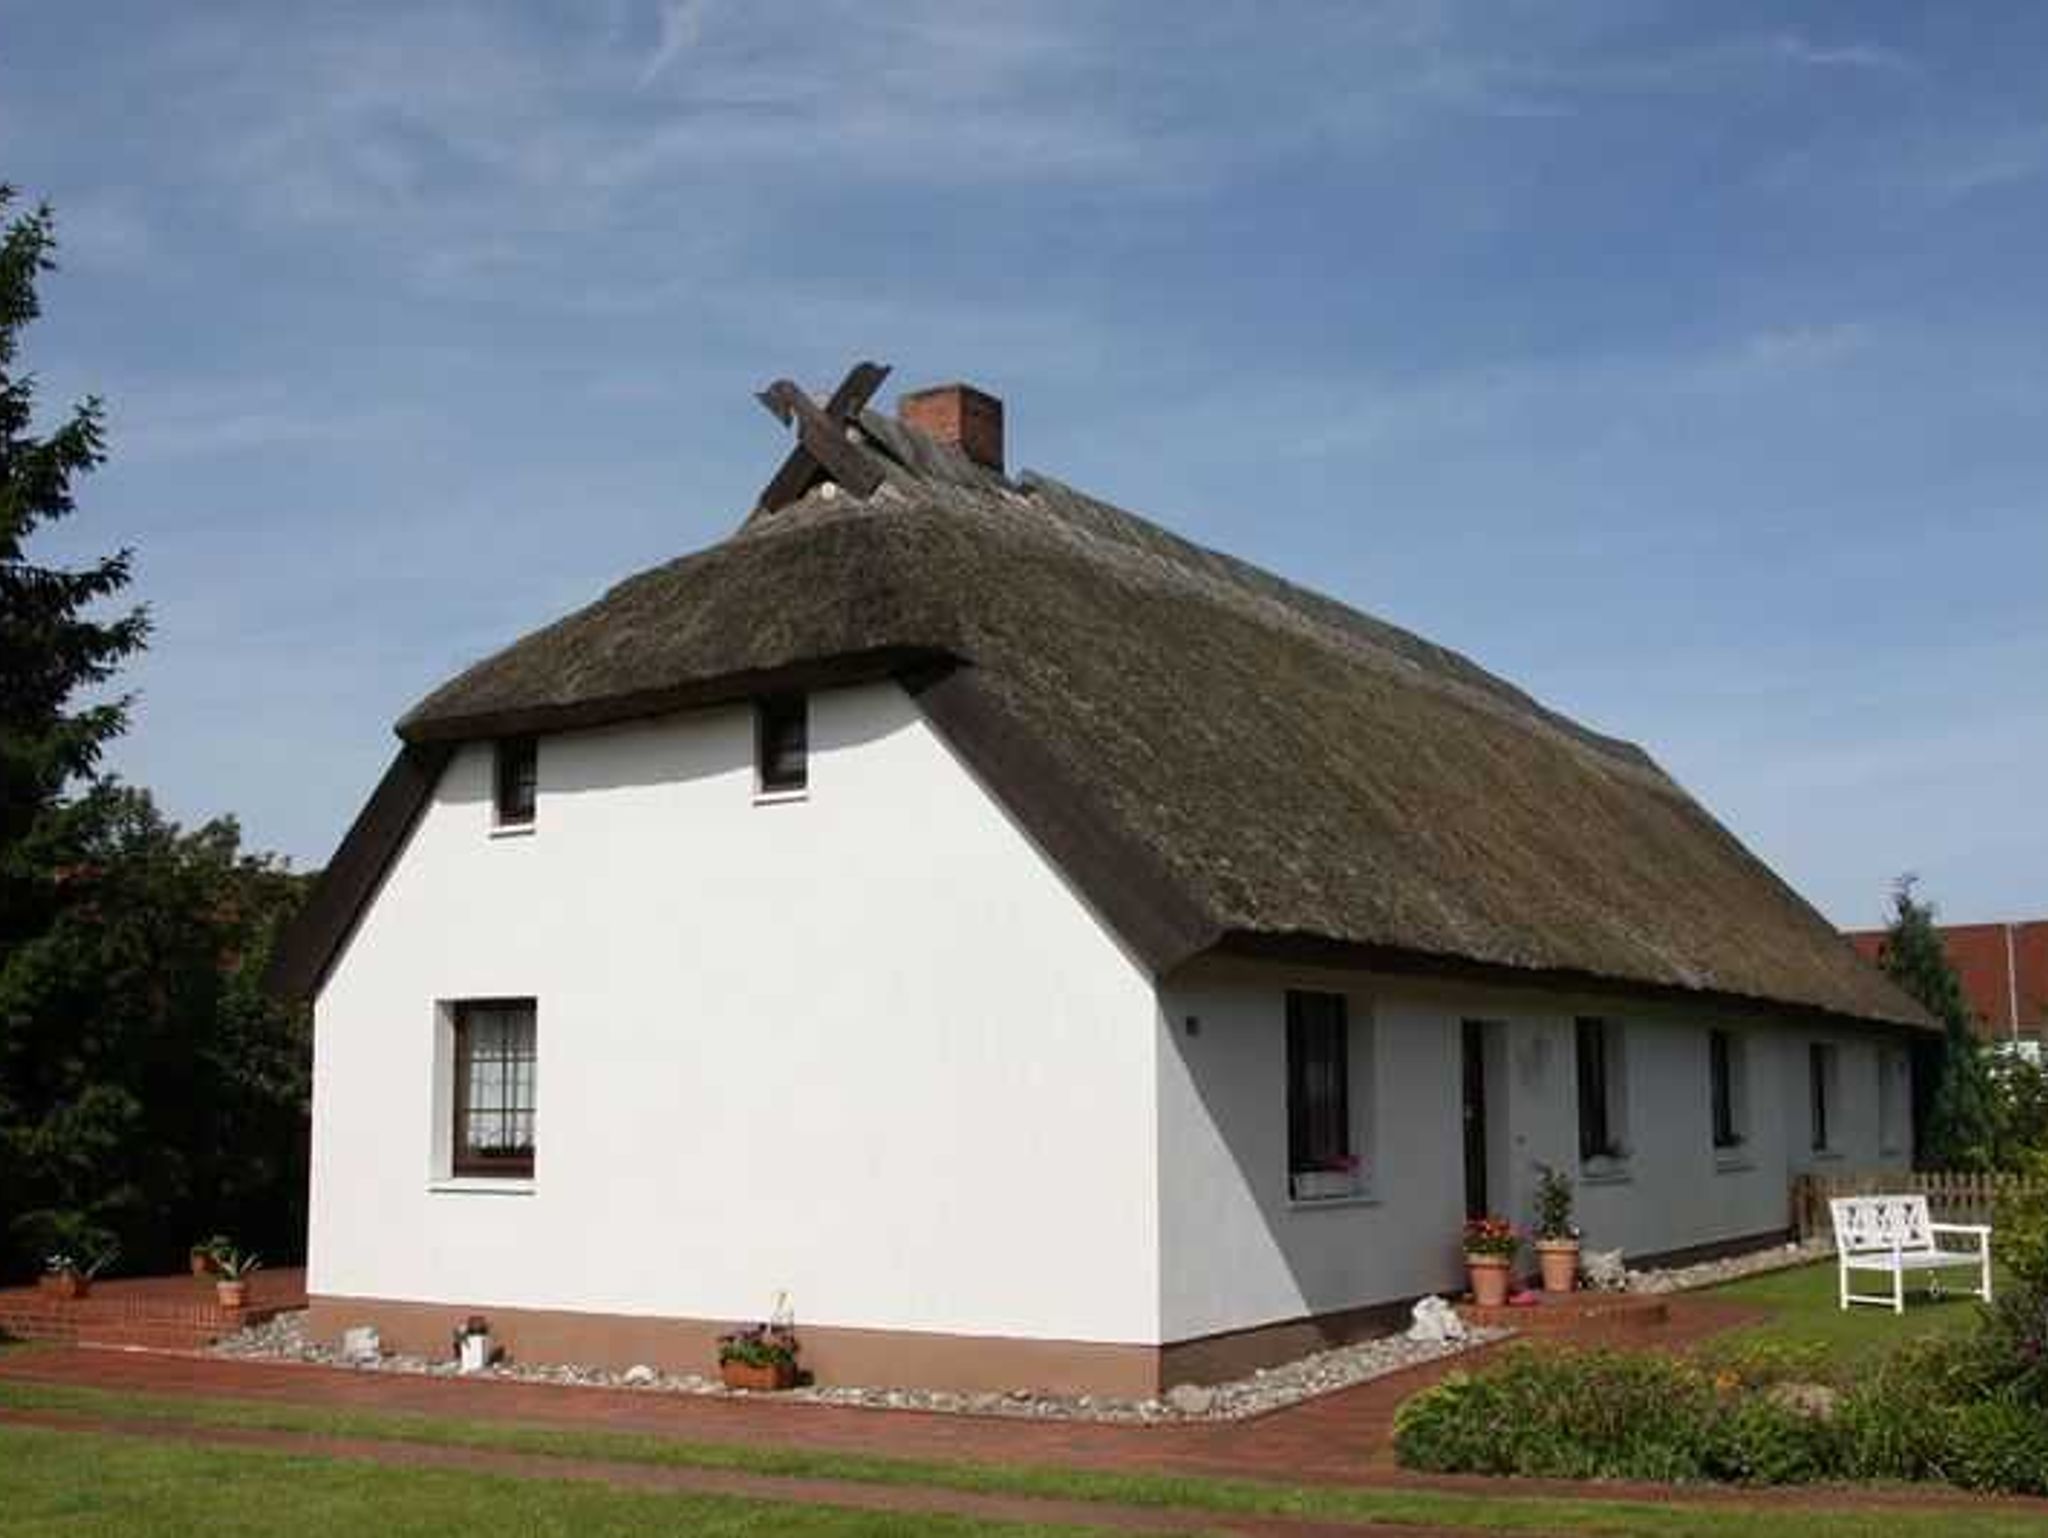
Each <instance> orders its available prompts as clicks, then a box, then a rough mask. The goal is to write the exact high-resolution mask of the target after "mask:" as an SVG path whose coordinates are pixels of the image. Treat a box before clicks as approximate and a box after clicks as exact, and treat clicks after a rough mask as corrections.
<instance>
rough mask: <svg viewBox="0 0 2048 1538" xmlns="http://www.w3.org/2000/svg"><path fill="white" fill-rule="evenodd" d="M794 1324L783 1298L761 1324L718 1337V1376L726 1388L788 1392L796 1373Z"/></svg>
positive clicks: (746, 1326) (782, 1295)
mask: <svg viewBox="0 0 2048 1538" xmlns="http://www.w3.org/2000/svg"><path fill="white" fill-rule="evenodd" d="M796 1355H797V1339H796V1320H795V1318H794V1316H793V1315H792V1314H791V1313H790V1311H789V1301H788V1295H787V1294H781V1295H778V1296H777V1298H776V1300H775V1309H774V1311H773V1312H772V1313H771V1314H770V1315H769V1317H768V1319H767V1321H766V1322H765V1323H763V1324H750V1325H744V1326H742V1327H740V1328H739V1329H736V1330H733V1331H732V1332H731V1333H730V1334H726V1335H721V1336H719V1337H718V1376H719V1378H720V1379H721V1380H723V1382H724V1383H725V1386H726V1387H727V1388H744V1389H759V1390H775V1389H785V1388H792V1387H794V1386H795V1384H796V1377H797V1369H796Z"/></svg>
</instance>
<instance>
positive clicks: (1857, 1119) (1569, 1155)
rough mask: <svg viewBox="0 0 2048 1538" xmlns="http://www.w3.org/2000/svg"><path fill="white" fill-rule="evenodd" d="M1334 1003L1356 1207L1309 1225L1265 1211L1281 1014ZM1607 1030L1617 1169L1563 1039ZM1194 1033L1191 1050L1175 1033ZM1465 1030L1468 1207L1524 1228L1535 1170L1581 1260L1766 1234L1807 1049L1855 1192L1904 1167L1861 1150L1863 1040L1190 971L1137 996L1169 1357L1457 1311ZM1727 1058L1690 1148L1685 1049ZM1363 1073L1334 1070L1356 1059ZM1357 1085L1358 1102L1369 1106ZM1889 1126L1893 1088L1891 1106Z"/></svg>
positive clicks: (1781, 1181) (1799, 1158)
mask: <svg viewBox="0 0 2048 1538" xmlns="http://www.w3.org/2000/svg"><path fill="white" fill-rule="evenodd" d="M1290 987H1299V988H1311V989H1324V990H1332V991H1339V992H1343V993H1345V994H1346V995H1347V996H1348V997H1349V999H1350V1001H1351V1017H1352V1045H1353V1053H1354V1061H1353V1064H1352V1075H1351V1077H1352V1086H1353V1093H1354V1097H1356V1095H1357V1094H1358V1093H1359V1091H1360V1090H1361V1088H1367V1087H1369V1090H1370V1096H1371V1098H1370V1102H1369V1104H1368V1105H1367V1106H1365V1107H1364V1108H1362V1109H1361V1108H1360V1107H1359V1106H1358V1105H1356V1104H1354V1107H1353V1123H1354V1126H1355V1127H1358V1128H1359V1129H1360V1130H1361V1134H1362V1144H1361V1146H1359V1148H1358V1151H1359V1152H1360V1153H1361V1154H1362V1155H1363V1157H1364V1159H1365V1161H1366V1166H1367V1192H1366V1195H1365V1197H1364V1199H1362V1200H1358V1201H1351V1202H1342V1203H1331V1204H1314V1203H1299V1202H1293V1201H1290V1200H1289V1196H1288V1189H1287V1126H1286V1116H1287V1111H1286V1077H1285V1074H1286V1030H1285V1003H1284V999H1285V991H1286V990H1287V989H1288V988H1290ZM1579 1014H1595V1015H1600V1016H1602V1017H1604V1018H1606V1019H1608V1020H1610V1021H1613V1022H1615V1023H1616V1024H1617V1025H1618V1026H1619V1028H1620V1033H1621V1040H1622V1043H1623V1046H1622V1049H1621V1053H1620V1057H1621V1062H1622V1070H1621V1078H1622V1080H1623V1084H1624V1087H1623V1089H1622V1090H1621V1095H1622V1097H1623V1100H1624V1101H1625V1114H1624V1115H1623V1117H1622V1118H1621V1121H1620V1124H1619V1125H1618V1126H1617V1129H1616V1130H1617V1132H1618V1134H1619V1135H1620V1137H1621V1139H1622V1140H1623V1141H1624V1142H1625V1143H1626V1144H1627V1157H1626V1158H1625V1159H1624V1160H1622V1161H1620V1163H1619V1164H1618V1165H1617V1166H1615V1167H1613V1168H1609V1169H1602V1168H1600V1167H1598V1166H1595V1167H1594V1168H1593V1169H1591V1170H1589V1169H1587V1168H1586V1167H1584V1166H1582V1164H1581V1162H1580V1159H1579V1156H1578V1119H1577V1115H1578V1112H1577V1104H1578V1101H1577V1093H1578V1092H1577V1080H1576V1073H1575V1068H1574V1062H1575V1047H1574V1030H1573V1021H1574V1018H1575V1017H1576V1016H1577V1015H1579ZM1190 1016H1193V1017H1194V1018H1195V1019H1196V1021H1197V1022H1198V1025H1197V1028H1196V1030H1195V1031H1194V1033H1192V1034H1191V1033H1190V1031H1189V1029H1188V1024H1187V1022H1188V1018H1189V1017H1190ZM1467 1019H1473V1020H1481V1021H1485V1022H1488V1030H1487V1036H1486V1048H1485V1051H1486V1056H1487V1061H1488V1081H1489V1082H1488V1111H1489V1117H1488V1120H1489V1123H1490V1126H1489V1134H1488V1160H1487V1163H1488V1193H1489V1205H1490V1206H1491V1207H1492V1208H1493V1210H1495V1211H1497V1212H1501V1213H1503V1214H1505V1215H1507V1216H1509V1217H1510V1218H1512V1219H1513V1220H1514V1221H1515V1222H1516V1223H1517V1224H1519V1225H1522V1226H1524V1227H1526V1225H1527V1224H1528V1222H1529V1221H1530V1219H1531V1217H1532V1215H1533V1206H1534V1198H1535V1187H1536V1180H1537V1175H1538V1171H1539V1167H1540V1166H1541V1165H1543V1164H1545V1163H1549V1164H1555V1165H1556V1166H1558V1167H1559V1168H1561V1169H1563V1170H1565V1171H1567V1172H1568V1173H1569V1174H1570V1175H1571V1176H1572V1177H1573V1179H1574V1182H1575V1184H1576V1188H1577V1192H1576V1194H1577V1201H1578V1218H1579V1221H1580V1223H1581V1225H1582V1226H1583V1228H1584V1229H1585V1236H1586V1243H1587V1244H1588V1246H1590V1247H1594V1248H1601V1249H1609V1248H1618V1249H1623V1250H1626V1251H1627V1252H1629V1253H1630V1254H1631V1255H1637V1256H1641V1255H1652V1254H1662V1253H1666V1252H1670V1251H1676V1250H1684V1249H1690V1248H1693V1247H1695V1246H1708V1245H1714V1244H1720V1243H1726V1242H1729V1241H1735V1240H1741V1239H1744V1238H1749V1237H1753V1236H1759V1235H1764V1234H1772V1233H1776V1232H1779V1231H1782V1230H1783V1229H1784V1228H1785V1227H1786V1226H1787V1220H1788V1216H1787V1215H1788V1186H1789V1181H1790V1178H1791V1176H1792V1174H1793V1173H1795V1172H1796V1171H1798V1170H1801V1169H1805V1168H1808V1167H1810V1166H1811V1164H1812V1161H1813V1160H1814V1158H1815V1157H1816V1156H1815V1155H1814V1154H1813V1152H1812V1151H1811V1149H1810V1147H1809V1143H1810V1139H1809V1137H1808V1130H1807V1129H1808V1101H1807V1077H1806V1075H1807V1051H1806V1049H1807V1044H1808V1043H1809V1042H1810V1041H1813V1040H1816V1039H1820V1040H1829V1041H1833V1042H1835V1043H1836V1045H1837V1050H1838V1054H1839V1055H1838V1059H1837V1063H1838V1069H1837V1071H1838V1076H1839V1087H1838V1093H1837V1095H1836V1098H1835V1105H1834V1116H1833V1118H1832V1119H1833V1120H1834V1122H1835V1136H1834V1138H1833V1139H1832V1141H1833V1143H1834V1148H1833V1149H1832V1150H1831V1151H1830V1153H1829V1155H1827V1156H1824V1159H1825V1158H1838V1159H1839V1160H1840V1161H1841V1162H1842V1163H1843V1164H1844V1165H1845V1166H1847V1167H1850V1168H1856V1169H1868V1168H1875V1167H1883V1166H1896V1167H1901V1168H1903V1167H1905V1166H1907V1165H1908V1164H1909V1163H1910V1157H1911V1150H1910V1135H1911V1134H1910V1128H1909V1127H1908V1128H1906V1129H1904V1130H1903V1131H1901V1133H1900V1141H1899V1142H1898V1143H1897V1145H1896V1146H1892V1147H1880V1140H1879V1135H1878V1126H1877V1106H1878V1094H1877V1090H1876V1083H1877V1072H1878V1062H1879V1053H1880V1049H1881V1047H1882V1046H1883V1045H1885V1044H1886V1043H1885V1042H1884V1041H1883V1040H1882V1039H1881V1038H1877V1037H1871V1036H1863V1035H1859V1034H1857V1033H1854V1032H1828V1031H1816V1030H1815V1029H1814V1028H1812V1027H1810V1026H1807V1025H1804V1024H1801V1023H1798V1022H1789V1021H1788V1022H1784V1023H1776V1022H1769V1021H1765V1022H1761V1023H1758V1022H1754V1021H1745V1022H1732V1021H1729V1020H1726V1019H1722V1018H1718V1017H1716V1016H1714V1015H1712V1014H1709V1013H1703V1012H1702V1013H1693V1012H1689V1011H1684V1010H1679V1009H1675V1008H1672V1007H1668V1006H1663V1005H1645V1006H1643V1007H1641V1008H1639V1009H1635V1010H1628V1009H1624V1008H1619V1007H1617V1006H1616V1005H1615V1004H1614V1002H1613V1001H1611V1000H1609V1001H1595V1000H1584V1001H1575V1000H1572V999H1569V998H1560V997H1559V996H1557V995H1541V994H1532V993H1515V992H1509V991H1504V990H1493V989H1485V988H1481V987H1478V986H1476V985H1475V986H1470V987H1461V986H1454V985H1449V984H1435V983H1422V982H1417V981H1413V980H1404V979H1392V978H1375V977H1372V976H1369V975H1366V974H1362V973H1340V972H1327V971H1321V970H1315V969H1305V970H1285V969H1281V968H1277V967H1271V966H1254V965H1251V964H1243V963H1237V964H1232V963H1225V962H1222V961H1217V960H1209V961H1203V962H1198V963H1195V964H1193V965H1191V966H1190V967H1188V968H1185V969H1183V970H1182V971H1181V972H1180V973H1177V974H1176V975H1175V976H1174V977H1172V978H1170V979H1168V980H1167V982H1166V983H1165V985H1164V986H1162V988H1161V990H1160V1012H1159V1024H1158V1042H1159V1064H1160V1066H1159V1136H1160V1153H1159V1164H1160V1243H1161V1246H1162V1257H1161V1268H1160V1285H1161V1304H1160V1310H1161V1323H1162V1326H1163V1328H1164V1331H1165V1338H1166V1340H1168V1341H1179V1340H1187V1339H1192V1338H1197V1337H1203V1336H1208V1335H1213V1334H1216V1333H1219V1332H1224V1331H1235V1330H1246V1329H1250V1328H1252V1327H1255V1326H1261V1325H1269V1324H1273V1323H1276V1322H1279V1321H1284V1320H1292V1319H1298V1318H1300V1317H1302V1316H1304V1315H1313V1314H1329V1313H1333V1312H1338V1311H1342V1310H1351V1309H1361V1308H1369V1307H1371V1306H1373V1305H1376V1304H1385V1303H1388V1302H1391V1301H1396V1300H1402V1299H1406V1298H1410V1297H1413V1296H1415V1295H1417V1294H1420V1293H1425V1292H1446V1291H1453V1290H1457V1289H1460V1288H1462V1286H1463V1266H1462V1260H1461V1257H1460V1253H1459V1246H1458V1242H1457V1239H1458V1230H1459V1226H1460V1224H1461V1223H1462V1221H1463V1218H1464V1151H1463V1144H1462V1140H1461V1135H1460V1113H1461V1107H1462V1103H1463V1102H1462V1085H1461V1072H1460V1052H1461V1023H1462V1022H1463V1021H1464V1020H1467ZM1712 1027H1720V1028H1725V1029H1728V1030H1730V1031H1732V1032H1734V1033H1735V1035H1736V1037H1737V1039H1738V1040H1739V1042H1740V1043H1741V1045H1740V1048H1739V1049H1738V1050H1739V1059H1738V1060H1739V1063H1740V1067H1739V1068H1738V1071H1737V1074H1736V1084H1737V1125H1738V1129H1739V1130H1741V1131H1742V1132H1743V1134H1744V1141H1743V1143H1742V1146H1741V1147H1740V1148H1739V1149H1734V1150H1716V1149H1715V1148H1714V1146H1713V1131H1712V1113H1711V1097H1710V1091H1709V1069H1708V1046H1707V1036H1708V1031H1709V1029H1710V1028H1712ZM1368 1045H1369V1050H1370V1053H1371V1068H1370V1071H1369V1073H1368V1072H1366V1071H1364V1070H1361V1068H1360V1066H1359V1064H1358V1063H1357V1061H1356V1054H1357V1053H1358V1052H1359V1050H1360V1049H1361V1047H1363V1046H1368ZM1368 1081H1369V1085H1368ZM1906 1095H1907V1099H1906V1101H1905V1103H1907V1104H1910V1089H1909V1088H1907V1089H1906Z"/></svg>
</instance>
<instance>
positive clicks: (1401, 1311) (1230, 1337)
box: [1159, 1298, 1415, 1388]
mask: <svg viewBox="0 0 2048 1538" xmlns="http://www.w3.org/2000/svg"><path fill="white" fill-rule="evenodd" d="M1414 1306H1415V1300H1414V1299H1413V1298H1402V1299H1398V1300H1397V1301H1395V1302H1392V1303H1375V1304H1372V1305H1371V1306H1369V1307H1366V1308H1347V1309H1339V1310H1338V1311H1336V1312H1334V1313H1328V1314H1305V1315H1303V1316H1302V1317H1301V1318H1299V1319H1283V1320H1279V1321H1278V1322H1276V1323H1273V1324H1261V1325H1254V1326H1252V1327H1251V1328H1250V1329H1245V1330H1226V1331H1224V1332H1223V1333H1222V1334H1220V1335H1202V1336H1197V1337H1196V1338H1195V1339H1193V1340H1177V1341H1174V1342H1172V1343H1171V1344H1169V1345H1165V1346H1161V1347H1160V1348H1159V1381H1160V1383H1161V1385H1162V1386H1164V1387H1167V1388H1171V1387H1172V1386H1173V1385H1174V1384H1176V1383H1227V1382H1229V1381H1230V1380H1231V1379H1233V1378H1242V1377H1246V1376H1248V1375H1249V1374H1251V1373H1254V1372H1257V1371H1258V1370H1259V1369H1260V1368H1261V1367H1278V1366H1280V1365H1281V1364H1282V1363H1283V1362H1293V1361H1298V1360H1300V1359H1301V1358H1302V1357H1305V1356H1308V1355H1309V1354H1310V1353H1312V1352H1316V1351H1329V1350H1332V1349H1334V1348H1335V1347H1338V1346H1349V1345H1352V1344H1354V1343H1355V1342H1358V1341H1361V1340H1371V1339H1373V1338H1375V1337H1376V1336H1381V1335H1387V1334H1391V1333H1392V1332H1393V1331H1395V1330H1399V1329H1404V1328H1406V1326H1407V1324H1408V1316H1409V1311H1410V1310H1411V1309H1412V1308H1414Z"/></svg>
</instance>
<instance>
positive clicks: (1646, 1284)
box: [1628, 1238, 1835, 1292]
mask: <svg viewBox="0 0 2048 1538" xmlns="http://www.w3.org/2000/svg"><path fill="white" fill-rule="evenodd" d="M1834 1253H1835V1246H1834V1244H1833V1243H1832V1242H1831V1241H1830V1240H1827V1239H1824V1238H1823V1239H1809V1240H1807V1241H1806V1242H1805V1243H1804V1244H1777V1245H1773V1246H1771V1247H1770V1248H1769V1249H1767V1250H1751V1251H1749V1252H1748V1253H1747V1254H1744V1255H1728V1256H1724V1257H1723V1258H1721V1259H1720V1260H1703V1261H1701V1262H1700V1263H1699V1264H1698V1265H1693V1266H1671V1267H1668V1268H1666V1269H1664V1270H1661V1271H1631V1272H1629V1274H1628V1290H1629V1291H1630V1292H1692V1291H1694V1290H1695V1289H1697V1288H1701V1287H1718V1286H1719V1285H1720V1284H1721V1283H1723V1282H1733V1281H1737V1280H1739V1279H1740V1278H1742V1277H1745V1276H1760V1275H1762V1274H1763V1273H1764V1272H1766V1271H1788V1270H1790V1269H1791V1268H1792V1267H1794V1266H1805V1265H1811V1264H1812V1263H1813V1262H1814V1261H1816V1260H1825V1259H1827V1258H1828V1257H1829V1256H1831V1255H1833V1254H1834Z"/></svg>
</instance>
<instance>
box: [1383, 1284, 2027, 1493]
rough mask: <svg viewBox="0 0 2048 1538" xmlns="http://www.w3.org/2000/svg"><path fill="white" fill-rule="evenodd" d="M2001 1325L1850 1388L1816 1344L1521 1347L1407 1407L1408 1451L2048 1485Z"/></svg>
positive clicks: (1596, 1474)
mask: <svg viewBox="0 0 2048 1538" xmlns="http://www.w3.org/2000/svg"><path fill="white" fill-rule="evenodd" d="M2000 1330H2001V1327H2000V1326H1999V1325H1998V1324H1997V1322H1996V1321H1993V1320H1987V1321H1986V1322H1985V1323H1984V1324H1983V1325H1981V1326H1980V1327H1979V1328H1978V1329H1977V1330H1975V1331H1972V1332H1969V1333H1967V1334H1965V1335H1964V1336H1962V1337H1960V1338H1956V1339H1945V1338H1938V1337H1937V1338H1933V1339H1928V1340H1924V1341H1920V1342H1916V1343H1913V1344H1910V1345H1907V1346H1905V1347H1902V1348H1901V1349H1900V1350H1899V1351H1898V1352H1897V1353H1896V1354H1895V1355H1894V1356H1892V1357H1891V1358H1889V1359H1888V1360H1887V1361H1886V1362H1885V1363H1884V1364H1883V1365H1882V1366H1880V1367H1879V1368H1878V1369H1877V1371H1876V1372H1874V1373H1873V1374H1871V1375H1870V1376H1869V1377H1868V1378H1866V1379H1865V1380H1864V1381H1862V1382H1859V1383H1857V1384H1856V1385H1855V1386H1853V1387H1852V1388H1850V1389H1848V1390H1847V1391H1845V1392H1843V1393H1841V1394H1840V1395H1839V1396H1837V1394H1836V1392H1835V1391H1834V1390H1832V1389H1828V1388H1825V1387H1816V1386H1815V1379H1816V1378H1817V1377H1818V1376H1819V1374H1818V1373H1817V1372H1816V1371H1815V1370H1814V1369H1815V1367H1816V1365H1817V1364H1816V1362H1815V1360H1814V1356H1813V1353H1812V1352H1811V1351H1809V1350H1807V1349H1804V1348H1785V1347H1774V1346H1754V1345H1734V1346H1728V1347H1724V1348H1720V1349H1715V1350H1710V1351H1707V1352H1704V1353H1702V1355H1701V1356H1700V1357H1699V1358H1698V1359H1696V1360H1686V1359H1683V1358H1673V1357H1668V1356H1661V1355H1657V1354H1653V1353H1642V1354H1621V1353H1615V1352H1607V1351H1562V1350H1537V1349H1532V1348H1529V1347H1522V1348H1519V1349H1517V1350H1515V1351H1512V1352H1510V1353H1509V1354H1508V1355H1507V1356H1506V1358H1505V1359H1504V1360H1503V1361H1502V1363H1501V1365H1500V1366H1499V1367H1498V1368H1496V1369H1494V1370H1492V1371H1489V1372H1486V1373H1483V1374H1476V1375H1475V1374H1468V1373H1454V1374H1452V1375H1451V1376H1450V1377H1449V1378H1446V1379H1445V1380H1444V1381H1443V1382H1442V1383H1440V1384H1439V1385H1437V1386H1436V1387H1435V1388H1433V1389H1427V1390H1425V1391H1424V1392H1422V1393H1420V1394H1417V1395H1416V1396H1415V1397H1413V1398H1412V1399H1410V1400H1408V1402H1407V1403H1405V1404H1403V1405H1402V1406H1401V1408H1400V1410H1399V1412H1398V1413H1397V1414H1396V1415H1395V1418H1394V1451H1395V1455H1396V1457H1397V1458H1398V1459H1399V1460H1400V1462H1401V1464H1402V1465H1403V1466H1404V1467H1407V1468H1412V1469H1423V1470H1428V1471H1430V1472H1434V1473H1467V1474H1521V1475H1530V1476H1536V1477H1544V1478H1553V1479H1642V1480H1662V1481H1679V1480H1720V1481H1725V1482H1729V1483H1737V1484H1752V1485H1781V1484H1801V1483H1808V1482H1811V1481H1814V1480H1822V1479H1837V1478H1849V1479H1863V1480H1871V1479H1885V1480H1947V1481H1949V1482H1951V1483H1954V1484H1957V1485H1961V1486H1963V1487H1965V1488H1968V1489H1972V1490H1998V1491H2006V1492H2011V1493H2018V1494H2048V1415H2044V1414H2043V1413H2042V1410H2041V1407H2040V1405H2039V1403H2038V1402H2037V1401H2035V1400H2033V1399H2031V1398H2029V1397H2027V1396H2028V1395H2029V1394H2031V1393H2033V1392H2035V1391H2036V1389H2035V1384H2036V1380H2035V1379H2033V1378H2030V1377H2027V1376H2025V1375H2024V1374H2020V1373H2016V1371H2015V1368H2014V1362H2013V1358H2012V1355H2011V1353H2010V1351H2009V1349H2008V1347H2007V1343H2006V1342H2005V1340H2004V1338H2003V1336H2002V1335H2001V1333H2000Z"/></svg>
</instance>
